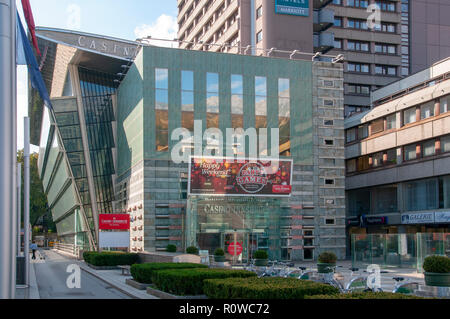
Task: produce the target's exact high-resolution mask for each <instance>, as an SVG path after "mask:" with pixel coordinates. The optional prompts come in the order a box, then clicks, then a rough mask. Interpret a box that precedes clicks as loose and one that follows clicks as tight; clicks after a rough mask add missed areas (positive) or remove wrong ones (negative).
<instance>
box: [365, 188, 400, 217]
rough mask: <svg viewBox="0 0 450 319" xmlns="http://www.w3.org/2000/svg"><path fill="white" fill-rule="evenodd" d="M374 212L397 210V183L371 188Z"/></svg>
mask: <svg viewBox="0 0 450 319" xmlns="http://www.w3.org/2000/svg"><path fill="white" fill-rule="evenodd" d="M371 196H372V203H373V206H372V207H371V213H372V214H386V213H394V212H397V185H392V186H383V187H377V188H372V189H371Z"/></svg>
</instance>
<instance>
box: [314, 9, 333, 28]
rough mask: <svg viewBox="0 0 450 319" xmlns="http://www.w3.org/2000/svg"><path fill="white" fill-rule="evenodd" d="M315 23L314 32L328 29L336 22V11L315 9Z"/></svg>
mask: <svg viewBox="0 0 450 319" xmlns="http://www.w3.org/2000/svg"><path fill="white" fill-rule="evenodd" d="M313 23H314V24H313V28H314V32H322V31H325V30H327V29H328V28H330V27H332V26H333V24H334V11H333V10H330V9H322V10H318V11H314V15H313Z"/></svg>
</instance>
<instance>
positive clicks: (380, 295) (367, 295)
mask: <svg viewBox="0 0 450 319" xmlns="http://www.w3.org/2000/svg"><path fill="white" fill-rule="evenodd" d="M305 299H426V298H423V297H418V296H413V295H405V294H400V293H398V294H396V293H392V292H353V293H348V294H337V295H315V296H306V298H305Z"/></svg>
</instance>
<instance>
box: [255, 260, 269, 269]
mask: <svg viewBox="0 0 450 319" xmlns="http://www.w3.org/2000/svg"><path fill="white" fill-rule="evenodd" d="M267 262H268V260H267V259H255V266H258V267H262V266H267Z"/></svg>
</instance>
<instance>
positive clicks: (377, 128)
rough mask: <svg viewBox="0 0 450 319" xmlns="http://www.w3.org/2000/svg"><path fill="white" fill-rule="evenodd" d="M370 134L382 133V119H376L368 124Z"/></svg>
mask: <svg viewBox="0 0 450 319" xmlns="http://www.w3.org/2000/svg"><path fill="white" fill-rule="evenodd" d="M370 130H371V134H372V135H373V134H377V133H380V132H383V131H384V119H383V118H381V119H378V120H375V121H372V123H370Z"/></svg>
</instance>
